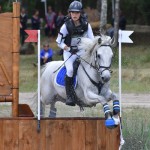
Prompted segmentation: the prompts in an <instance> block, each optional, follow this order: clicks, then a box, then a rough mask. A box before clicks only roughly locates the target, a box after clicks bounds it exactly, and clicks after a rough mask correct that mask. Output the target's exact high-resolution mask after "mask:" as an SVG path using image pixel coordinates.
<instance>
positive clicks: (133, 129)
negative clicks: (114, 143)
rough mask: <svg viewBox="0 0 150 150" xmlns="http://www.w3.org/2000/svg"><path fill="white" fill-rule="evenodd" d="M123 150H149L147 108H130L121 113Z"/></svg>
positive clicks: (149, 134) (149, 125) (149, 131)
mask: <svg viewBox="0 0 150 150" xmlns="http://www.w3.org/2000/svg"><path fill="white" fill-rule="evenodd" d="M122 114H123V115H122V124H123V136H124V140H125V145H124V146H123V150H149V149H150V118H149V116H150V111H149V108H147V109H146V108H132V109H131V110H125V109H124V112H123V113H122Z"/></svg>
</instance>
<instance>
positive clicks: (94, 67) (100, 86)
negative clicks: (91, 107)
mask: <svg viewBox="0 0 150 150" xmlns="http://www.w3.org/2000/svg"><path fill="white" fill-rule="evenodd" d="M101 46H110V45H101ZM76 55H77V54H76ZM96 55H97V54H96ZM77 56H78V57H79V58H80V59H81V60H83V61H84V62H86V63H87V64H88V65H90V66H91V67H92V68H93V69H95V70H96V71H97V72H100V69H101V68H104V70H103V71H102V72H100V74H101V75H102V73H103V72H104V71H105V70H109V71H110V73H112V71H111V70H110V67H111V64H110V66H108V67H106V66H98V67H96V60H95V66H93V65H92V64H90V63H89V62H87V61H86V60H84V59H83V58H82V57H80V56H79V55H77ZM96 58H97V56H96ZM81 66H82V68H83V70H84V72H85V74H86V75H87V77H88V78H89V80H90V81H91V82H92V84H93V85H95V86H96V87H97V89H98V94H100V92H101V89H102V87H103V85H104V84H103V83H102V82H101V81H99V82H98V83H97V82H95V81H94V80H93V79H92V78H91V77H90V76H89V74H88V73H87V71H86V70H85V68H84V66H83V65H82V63H81Z"/></svg>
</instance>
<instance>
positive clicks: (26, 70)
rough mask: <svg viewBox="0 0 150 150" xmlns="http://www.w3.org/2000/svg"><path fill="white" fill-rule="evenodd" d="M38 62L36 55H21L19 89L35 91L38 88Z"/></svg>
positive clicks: (21, 90)
mask: <svg viewBox="0 0 150 150" xmlns="http://www.w3.org/2000/svg"><path fill="white" fill-rule="evenodd" d="M36 62H37V58H36V55H21V56H20V72H19V91H20V92H34V91H36V89H37V67H34V65H33V63H36Z"/></svg>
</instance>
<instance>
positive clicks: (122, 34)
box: [118, 30, 133, 43]
mask: <svg viewBox="0 0 150 150" xmlns="http://www.w3.org/2000/svg"><path fill="white" fill-rule="evenodd" d="M132 33H133V31H122V30H119V41H121V43H133V41H132V40H131V39H130V37H129V36H130V35H131V34H132ZM119 41H118V42H119Z"/></svg>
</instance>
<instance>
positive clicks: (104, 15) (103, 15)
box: [100, 0, 107, 31]
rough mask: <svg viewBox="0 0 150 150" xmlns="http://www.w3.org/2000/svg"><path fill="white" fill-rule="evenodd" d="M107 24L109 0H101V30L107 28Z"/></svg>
mask: <svg viewBox="0 0 150 150" xmlns="http://www.w3.org/2000/svg"><path fill="white" fill-rule="evenodd" d="M106 24H107V0H101V15H100V31H102V30H106Z"/></svg>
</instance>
